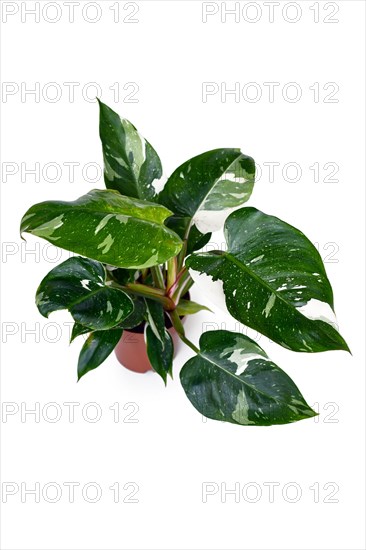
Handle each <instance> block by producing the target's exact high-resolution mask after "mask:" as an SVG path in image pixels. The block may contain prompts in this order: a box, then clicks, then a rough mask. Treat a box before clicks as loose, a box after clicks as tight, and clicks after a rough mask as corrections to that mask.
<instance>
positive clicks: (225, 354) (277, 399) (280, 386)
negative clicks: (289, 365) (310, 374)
mask: <svg viewBox="0 0 366 550" xmlns="http://www.w3.org/2000/svg"><path fill="white" fill-rule="evenodd" d="M180 380H181V383H182V386H183V389H184V391H185V393H186V395H187V397H188V399H189V400H190V401H191V403H192V405H193V406H194V407H195V408H196V409H197V410H198V411H199V412H200V413H201V414H203V415H204V416H206V417H208V418H212V419H214V420H221V421H224V422H231V423H233V424H239V425H242V426H271V425H274V424H288V423H290V422H296V421H298V420H303V419H306V418H311V417H313V416H315V415H316V413H315V412H314V411H313V410H312V409H311V408H310V407H309V405H308V404H307V403H306V401H305V399H304V397H303V396H302V395H301V393H300V391H299V389H298V388H297V386H296V385H295V384H294V382H293V381H292V380H291V378H290V377H289V376H287V374H286V373H285V372H284V371H283V370H281V369H280V368H279V367H278V366H277V365H275V364H274V363H273V362H272V361H271V360H270V359H268V357H267V355H266V353H265V352H264V351H263V350H262V348H261V347H260V346H258V344H256V343H255V342H254V341H253V340H251V339H250V338H248V337H247V336H245V335H243V334H240V333H235V332H229V331H226V330H216V331H209V332H205V333H203V334H202V336H201V338H200V350H199V352H198V353H197V355H196V356H195V357H193V358H192V359H189V361H187V363H186V364H185V365H184V366H183V368H182V370H181V372H180Z"/></svg>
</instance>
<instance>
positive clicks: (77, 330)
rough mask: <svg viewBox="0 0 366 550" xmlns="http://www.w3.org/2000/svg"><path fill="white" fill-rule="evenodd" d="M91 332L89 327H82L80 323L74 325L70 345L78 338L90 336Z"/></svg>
mask: <svg viewBox="0 0 366 550" xmlns="http://www.w3.org/2000/svg"><path fill="white" fill-rule="evenodd" d="M89 332H90V328H89V327H85V326H84V325H80V324H79V323H74V324H73V327H72V331H71V338H70V344H71V342H73V341H74V340H75V338H77V337H78V336H82V335H83V334H88V333H89Z"/></svg>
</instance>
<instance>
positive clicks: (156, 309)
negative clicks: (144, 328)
mask: <svg viewBox="0 0 366 550" xmlns="http://www.w3.org/2000/svg"><path fill="white" fill-rule="evenodd" d="M145 302H146V313H147V320H148V323H149V325H150V327H151V330H152V331H153V333H154V334H155V337H156V338H157V339H158V340H159V341H160V343H161V345H162V346H163V347H164V343H165V333H166V328H165V313H164V309H163V306H162V305H161V304H160V303H159V302H155V301H154V300H149V299H148V298H147V299H146V300H145Z"/></svg>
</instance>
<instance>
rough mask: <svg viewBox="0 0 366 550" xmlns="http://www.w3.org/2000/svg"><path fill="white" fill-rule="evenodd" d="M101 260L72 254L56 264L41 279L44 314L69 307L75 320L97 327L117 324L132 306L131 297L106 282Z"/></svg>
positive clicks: (40, 300) (38, 301)
mask: <svg viewBox="0 0 366 550" xmlns="http://www.w3.org/2000/svg"><path fill="white" fill-rule="evenodd" d="M105 277H106V273H105V269H104V267H103V265H102V264H100V263H99V262H95V261H94V260H88V259H87V258H80V257H73V258H69V259H68V260H66V261H65V262H63V263H62V264H60V265H58V266H56V267H54V268H53V269H52V270H51V271H50V272H49V273H48V275H46V277H45V278H44V279H43V280H42V282H41V284H40V285H39V287H38V290H37V294H36V304H37V307H38V309H39V311H40V313H41V314H42V315H43V316H44V317H48V315H49V314H50V313H51V312H53V311H58V310H61V309H68V310H69V311H70V313H71V315H72V316H73V318H74V320H75V321H76V322H77V323H78V324H81V325H84V326H86V327H89V328H90V329H94V330H105V329H109V328H112V327H114V326H115V325H117V324H118V323H120V322H121V320H123V319H125V318H126V317H127V316H128V315H129V314H130V313H131V312H132V310H133V303H132V300H131V298H130V297H129V296H128V295H127V294H126V293H125V292H123V291H122V290H119V289H117V288H110V287H108V286H107V285H106V283H105Z"/></svg>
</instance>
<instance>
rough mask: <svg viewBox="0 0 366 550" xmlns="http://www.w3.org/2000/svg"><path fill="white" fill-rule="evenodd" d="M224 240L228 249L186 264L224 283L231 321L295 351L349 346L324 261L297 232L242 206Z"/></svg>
mask: <svg viewBox="0 0 366 550" xmlns="http://www.w3.org/2000/svg"><path fill="white" fill-rule="evenodd" d="M225 238H226V241H227V251H226V252H223V251H219V250H218V251H213V252H209V253H194V254H192V255H191V256H189V257H188V258H187V260H186V265H188V267H190V268H192V269H193V270H195V271H198V272H200V273H205V274H207V275H209V276H211V277H212V279H213V280H214V281H217V280H218V281H222V283H223V290H224V294H225V301H226V306H227V309H228V310H229V313H231V315H232V316H233V317H235V319H237V320H238V321H240V322H241V323H243V324H245V325H247V326H249V327H251V328H252V329H254V330H256V331H258V332H260V333H262V334H264V335H265V336H268V337H269V338H271V339H272V340H274V341H275V342H277V343H278V344H280V345H282V346H284V347H286V348H288V349H291V350H294V351H303V352H317V351H326V350H337V349H341V350H348V346H347V344H346V342H345V341H344V339H343V338H342V336H341V335H340V334H339V332H338V330H337V329H336V328H335V326H334V319H335V316H334V310H333V307H334V306H333V292H332V288H331V285H330V282H329V280H328V277H327V275H326V272H325V268H324V265H323V262H322V259H321V257H320V255H319V253H318V251H317V250H316V248H315V247H314V245H313V244H312V243H311V242H310V241H309V239H308V238H307V237H305V235H304V234H303V233H301V231H299V230H298V229H296V228H294V227H292V226H291V225H288V224H287V223H285V222H283V221H282V220H280V219H278V218H276V217H274V216H269V215H267V214H264V213H263V212H260V211H259V210H256V209H255V208H242V209H240V210H237V211H236V212H234V213H233V214H231V215H230V216H229V217H228V219H227V220H226V223H225ZM348 351H349V350H348Z"/></svg>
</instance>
